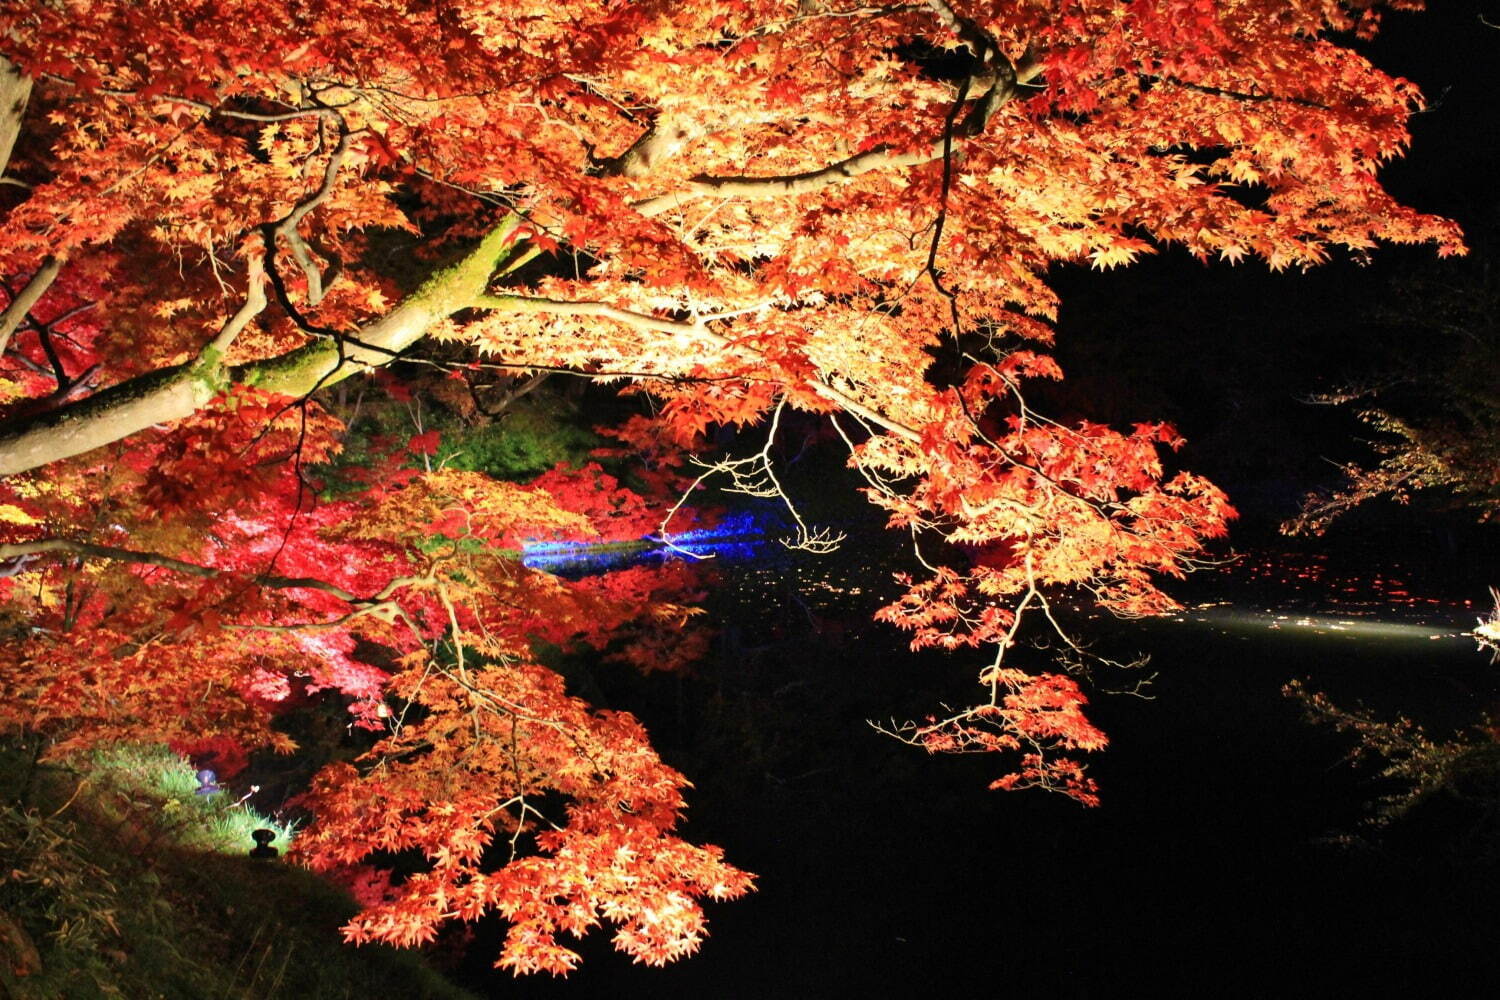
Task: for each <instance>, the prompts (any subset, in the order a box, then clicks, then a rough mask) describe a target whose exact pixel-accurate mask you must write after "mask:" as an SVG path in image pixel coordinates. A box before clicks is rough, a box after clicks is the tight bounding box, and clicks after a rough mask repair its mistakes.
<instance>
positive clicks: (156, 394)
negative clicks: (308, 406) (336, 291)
mask: <svg viewBox="0 0 1500 1000" xmlns="http://www.w3.org/2000/svg"><path fill="white" fill-rule="evenodd" d="M520 222H521V220H520V218H519V217H517V216H508V217H507V218H506V220H505V221H504V222H502V223H501V224H500V225H498V226H496V227H495V229H493V230H492V231H491V232H490V233H489V234H488V235H487V236H486V237H485V238H484V239H483V240H481V241H480V243H479V245H478V246H477V247H475V248H474V249H473V250H471V251H469V252H468V253H467V254H465V255H464V257H463V258H461V259H460V260H459V261H458V262H457V263H455V264H453V265H451V266H449V267H446V268H443V269H441V270H439V271H437V272H435V273H434V274H433V275H432V276H431V277H430V278H428V280H427V281H426V282H425V283H424V284H423V285H422V286H421V287H420V288H418V289H417V290H416V291H415V292H413V293H412V294H411V295H409V296H407V297H406V298H405V299H404V300H402V302H401V303H400V304H399V305H397V306H396V307H395V308H394V309H392V310H391V311H390V312H389V313H387V314H386V315H384V316H382V317H381V318H380V319H378V320H375V321H374V322H372V323H369V324H367V325H366V326H364V327H362V328H360V330H359V331H358V333H357V335H356V336H355V337H351V338H349V339H348V340H347V341H345V342H344V343H343V344H342V346H341V345H340V344H336V343H335V342H334V341H332V340H316V341H313V342H312V343H310V344H307V345H305V346H303V347H300V348H297V349H296V350H293V351H289V352H288V353H286V354H283V355H280V356H278V357H274V358H268V359H266V360H263V361H256V362H252V363H250V364H246V365H239V366H237V367H234V368H232V369H229V368H226V367H225V366H224V364H223V361H222V347H223V346H227V345H228V343H229V341H231V340H232V339H233V336H234V334H235V333H237V332H238V331H239V330H240V329H243V327H244V326H245V325H246V324H248V323H249V322H250V320H251V319H253V318H254V316H255V315H256V314H258V313H259V312H260V310H261V309H263V308H264V307H265V297H264V291H263V288H262V286H261V284H260V283H259V282H252V289H251V292H250V294H249V295H247V297H246V301H245V304H244V305H243V306H242V307H241V308H240V311H239V312H238V313H236V314H235V316H234V317H232V318H231V319H230V320H229V321H228V322H227V323H226V324H225V326H224V328H223V329H222V330H221V331H220V333H219V335H218V336H217V337H215V339H214V341H213V343H212V344H210V345H209V349H207V350H205V351H204V352H203V354H202V355H201V356H200V357H199V358H198V360H197V361H195V362H192V363H190V364H184V365H176V366H173V367H171V368H163V369H160V370H158V371H155V372H152V373H150V374H149V375H144V376H141V377H140V378H136V379H131V380H130V381H128V382H122V383H120V384H118V385H115V386H111V387H110V388H108V389H105V390H103V391H101V392H97V393H95V394H94V395H92V396H89V397H88V398H87V399H83V400H80V401H79V402H77V403H74V404H71V405H69V406H64V407H60V408H58V409H56V410H52V411H49V412H46V413H42V414H38V415H36V416H33V417H31V418H28V419H26V420H24V421H21V422H19V423H18V424H16V425H13V426H11V427H8V428H4V429H0V476H8V475H13V474H15V473H18V472H25V471H27V470H29V469H34V468H37V467H38V466H41V465H46V464H47V463H48V462H55V461H58V460H59V459H63V458H70V457H72V456H74V455H80V454H82V453H84V452H86V451H91V450H92V449H94V448H98V447H101V446H103V445H106V444H110V443H112V442H114V441H118V440H120V439H121V438H124V437H127V436H129V435H131V434H135V433H137V432H139V431H142V430H145V429H146V428H147V427H151V426H153V425H155V424H162V423H169V422H171V421H174V420H181V419H183V418H185V417H189V416H191V415H192V414H193V413H195V412H196V411H198V410H199V409H201V408H202V407H203V406H205V405H206V404H207V403H208V402H209V401H210V400H211V399H213V398H214V397H215V396H216V395H218V394H219V393H220V392H222V391H223V388H224V386H225V385H227V384H229V383H244V384H249V385H254V386H258V387H260V388H263V389H266V390H269V391H271V392H279V393H282V394H284V395H288V396H303V395H306V394H307V393H309V392H312V391H313V390H314V389H316V388H320V387H323V386H328V385H332V384H334V383H335V382H338V381H340V380H342V379H345V378H347V377H349V376H350V375H353V374H355V373H356V372H361V371H365V370H367V369H369V368H374V367H379V366H380V365H384V364H386V363H388V362H389V361H390V360H391V359H392V358H393V357H395V356H396V355H397V354H399V353H400V352H401V351H402V350H404V349H406V348H407V347H409V346H411V345H412V344H413V343H415V342H416V341H417V340H418V339H419V338H420V337H422V335H423V334H425V333H426V332H427V330H428V329H429V328H430V327H431V326H432V325H433V324H434V323H436V322H437V321H438V320H440V319H443V318H446V317H447V316H450V315H452V314H453V313H455V312H457V311H458V310H459V309H463V308H466V307H468V306H470V305H472V304H473V302H474V300H475V299H477V298H478V297H479V296H481V295H482V294H483V292H484V287H485V285H486V284H487V283H488V282H489V280H490V275H491V274H492V273H493V271H494V269H495V265H496V262H497V261H499V260H500V259H501V258H503V257H504V256H505V255H506V254H507V253H509V252H510V247H509V246H508V244H509V243H510V240H511V236H512V235H513V234H514V232H515V230H516V227H517V226H519V225H520Z"/></svg>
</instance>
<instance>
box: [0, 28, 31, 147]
mask: <svg viewBox="0 0 1500 1000" xmlns="http://www.w3.org/2000/svg"><path fill="white" fill-rule="evenodd" d="M30 98H31V77H29V76H26V75H24V74H23V73H22V72H21V67H19V66H17V65H16V64H15V63H13V62H11V61H10V60H9V59H7V58H5V57H4V56H0V174H3V173H5V168H6V167H7V166H9V165H10V154H11V151H12V150H13V149H15V148H16V140H17V139H18V138H20V135H21V119H22V118H23V117H24V116H25V114H26V102H27V101H28V100H30Z"/></svg>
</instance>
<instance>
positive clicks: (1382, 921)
mask: <svg viewBox="0 0 1500 1000" xmlns="http://www.w3.org/2000/svg"><path fill="white" fill-rule="evenodd" d="M762 541H764V540H763V539H762ZM753 543H755V540H753V539H751V540H745V541H744V544H745V545H746V546H748V547H746V548H744V549H742V550H738V551H734V552H731V553H730V554H729V556H728V557H726V558H724V559H722V560H721V561H720V562H719V564H718V565H717V567H716V570H717V572H718V574H719V575H720V582H719V585H718V586H717V587H716V588H715V589H714V590H713V592H712V596H711V597H710V599H709V604H710V610H711V612H712V613H713V614H714V616H715V619H716V622H717V624H718V626H719V628H720V634H719V637H718V639H717V646H716V654H715V657H714V658H713V661H712V662H710V663H709V664H706V665H705V667H704V669H703V670H702V672H701V673H700V674H699V675H698V676H696V677H694V678H689V679H680V680H673V679H670V678H667V679H663V678H654V679H648V680H647V681H641V680H640V679H638V678H629V677H623V676H619V677H617V676H601V678H600V683H601V685H602V687H603V688H604V690H605V692H606V694H607V695H608V696H609V697H610V698H611V700H612V702H618V703H619V704H621V705H625V704H628V705H629V707H631V708H632V710H635V711H637V713H638V714H639V715H640V716H641V717H642V718H643V720H644V721H645V722H646V723H647V726H648V728H649V729H650V730H651V732H652V734H653V737H654V738H655V741H656V743H657V745H658V747H659V748H660V749H661V751H662V752H663V755H664V756H665V757H666V758H667V759H668V760H669V761H670V762H671V763H673V764H674V766H677V767H678V768H680V769H681V770H683V771H684V772H685V773H686V774H687V775H688V776H689V777H690V778H691V779H692V780H693V781H694V783H695V785H696V788H695V789H694V791H693V792H692V794H691V795H690V806H689V814H690V821H689V824H688V826H687V834H688V836H690V837H691V838H694V839H697V840H702V841H708V842H712V843H716V844H719V845H721V846H723V847H724V848H725V849H726V852H727V854H728V857H729V858H730V859H731V860H733V861H735V862H736V863H738V864H740V865H742V866H743V867H746V868H748V869H750V870H752V871H754V872H756V873H758V875H759V890H758V891H757V892H756V893H754V894H753V895H752V896H750V897H748V898H747V899H744V900H740V901H738V902H734V903H727V904H715V905H713V906H712V907H711V910H710V916H711V934H712V936H711V937H710V938H709V939H708V940H707V941H706V943H705V945H704V947H703V949H702V951H701V952H700V953H699V954H698V955H697V956H695V957H693V958H691V959H689V960H687V961H685V962H682V963H679V964H677V965H675V966H672V967H669V968H666V969H647V968H644V967H640V966H633V965H632V964H631V963H630V962H629V961H628V960H627V959H626V958H624V957H623V956H620V955H617V954H615V953H613V952H612V951H611V949H610V946H609V943H608V939H607V935H601V934H596V935H595V936H594V937H593V938H592V939H590V940H589V941H588V942H586V943H585V944H584V945H583V946H582V951H583V952H584V955H585V960H584V964H583V967H582V968H581V969H579V970H578V971H577V972H575V973H574V974H573V975H572V976H570V977H569V978H568V979H567V980H566V981H562V980H558V981H547V980H536V979H528V980H522V981H519V982H516V981H513V980H511V979H510V977H508V976H503V975H498V974H494V975H487V974H485V973H484V972H483V971H482V965H483V964H485V963H487V962H488V961H490V960H492V959H493V955H494V951H493V949H492V948H491V947H490V946H489V945H488V943H486V942H484V940H483V939H484V937H485V936H486V935H487V934H491V933H492V932H497V930H498V929H497V928H493V927H491V928H484V927H481V928H480V929H479V941H477V942H476V947H475V949H474V951H473V956H472V958H473V961H474V963H475V964H474V965H473V966H472V967H471V968H470V969H469V970H468V971H469V973H470V976H471V982H472V983H473V984H474V986H475V988H477V989H479V990H481V991H482V992H484V993H486V994H487V995H491V996H496V997H501V996H524V997H551V996H569V997H594V996H597V997H605V996H608V997H636V996H640V997H822V996H844V995H849V994H851V993H857V994H862V995H870V996H902V995H907V994H911V995H924V996H925V995H935V994H937V993H938V992H940V991H953V992H959V991H962V992H963V993H966V994H969V995H974V996H983V997H990V996H1019V997H1032V996H1038V997H1040V996H1047V997H1112V996H1120V995H1122V994H1126V993H1136V992H1140V991H1142V990H1150V991H1152V992H1154V993H1158V994H1163V995H1193V996H1239V995H1266V996H1269V995H1278V996H1279V995H1289V996H1312V995H1332V996H1348V995H1351V994H1353V993H1355V992H1356V991H1358V992H1360V993H1362V994H1366V995H1376V996H1385V995H1396V994H1414V995H1419V996H1479V995H1493V994H1492V989H1493V984H1494V983H1495V982H1496V981H1497V980H1496V978H1495V977H1496V974H1497V973H1500V949H1497V948H1496V947H1495V941H1496V940H1497V937H1496V931H1497V930H1500V921H1497V918H1496V909H1497V907H1496V889H1497V881H1496V877H1495V875H1496V870H1495V868H1494V866H1492V865H1488V864H1486V863H1483V862H1481V861H1478V860H1476V858H1475V854H1476V851H1475V850H1474V848H1475V847H1476V844H1475V843H1474V842H1472V841H1471V840H1466V839H1465V838H1466V837H1470V836H1471V834H1472V833H1473V829H1472V828H1471V827H1470V826H1469V825H1468V821H1467V817H1465V818H1464V820H1463V821H1462V822H1456V823H1447V822H1446V818H1445V817H1444V816H1439V817H1438V818H1437V819H1436V820H1434V821H1432V822H1427V823H1424V824H1419V825H1418V827H1417V828H1416V832H1411V831H1407V832H1405V833H1404V834H1402V833H1398V834H1393V835H1392V836H1390V837H1388V838H1386V840H1384V841H1383V842H1382V843H1381V844H1380V845H1379V846H1377V847H1365V848H1358V847H1349V846H1342V845H1340V844H1338V843H1336V842H1334V841H1335V840H1336V838H1337V837H1338V836H1339V835H1340V834H1342V833H1349V832H1351V831H1356V832H1357V831H1358V830H1359V821H1360V818H1361V816H1362V815H1363V811H1364V804H1365V803H1366V802H1367V801H1368V800H1370V799H1371V798H1373V797H1374V796H1375V795H1377V794H1378V793H1379V792H1380V791H1381V786H1379V785H1377V784H1372V783H1370V781H1369V780H1368V779H1369V774H1368V771H1366V770H1361V769H1359V768H1357V767H1355V766H1354V765H1353V764H1351V763H1350V762H1349V760H1348V759H1347V758H1348V750H1349V748H1350V743H1349V741H1348V740H1347V739H1345V738H1343V737H1340V736H1338V735H1336V734H1334V733H1332V732H1330V731H1328V730H1325V729H1321V728H1317V727H1314V726H1310V725H1308V724H1306V723H1305V722H1304V721H1303V720H1302V718H1301V713H1300V708H1299V707H1298V705H1297V704H1296V703H1294V702H1293V701H1291V700H1290V699H1288V698H1286V697H1285V696H1284V695H1283V694H1282V693H1281V689H1282V687H1283V685H1284V684H1286V683H1287V682H1288V681H1290V680H1293V679H1299V678H1300V679H1305V681H1306V683H1307V684H1308V686H1309V687H1310V688H1313V689H1317V690H1326V691H1328V692H1329V693H1330V694H1331V695H1332V696H1333V697H1334V698H1335V700H1337V701H1339V702H1340V703H1342V704H1353V703H1355V702H1362V703H1366V704H1369V705H1371V706H1372V707H1374V708H1376V709H1378V710H1383V711H1388V712H1393V711H1396V710H1401V711H1404V712H1407V713H1409V714H1413V715H1415V716H1417V717H1418V718H1423V719H1426V720H1429V721H1431V722H1433V723H1434V724H1435V725H1439V726H1440V725H1441V724H1443V723H1453V724H1458V723H1463V722H1469V721H1473V720H1474V719H1475V718H1477V716H1478V715H1479V713H1480V712H1481V711H1482V710H1484V709H1493V708H1494V707H1495V705H1496V701H1497V694H1500V685H1497V683H1496V679H1497V670H1500V668H1496V667H1493V666H1492V665H1491V664H1490V663H1489V658H1488V656H1487V655H1484V654H1481V653H1478V652H1476V649H1475V646H1474V643H1473V641H1472V640H1471V639H1469V638H1467V637H1465V636H1464V635H1463V633H1464V632H1465V631H1466V630H1467V629H1469V628H1471V627H1472V626H1473V624H1474V619H1475V616H1476V615H1478V614H1480V613H1482V612H1485V611H1488V609H1489V607H1488V597H1487V595H1486V594H1485V593H1484V592H1483V590H1482V588H1478V592H1477V593H1476V592H1475V590H1476V587H1475V584H1474V579H1475V578H1477V577H1478V576H1479V575H1481V574H1482V572H1483V571H1484V569H1486V568H1487V566H1473V565H1470V566H1469V569H1468V570H1466V574H1467V575H1464V574H1459V573H1456V572H1449V573H1445V568H1446V569H1452V566H1451V565H1450V564H1449V563H1448V562H1445V560H1443V559H1437V560H1434V561H1431V564H1430V565H1428V566H1426V567H1425V568H1421V569H1416V570H1413V569H1411V568H1402V567H1400V566H1397V565H1396V564H1395V561H1394V559H1393V558H1392V556H1393V553H1391V552H1389V551H1387V552H1383V553H1381V554H1380V556H1381V560H1383V561H1371V554H1370V553H1368V552H1365V553H1353V554H1350V553H1346V554H1345V555H1344V556H1343V557H1339V556H1322V557H1319V556H1311V555H1295V554H1291V553H1287V552H1272V551H1266V552H1260V553H1255V554H1253V555H1252V556H1247V557H1244V558H1242V559H1241V560H1239V561H1238V562H1237V563H1236V564H1235V565H1234V566H1233V567H1232V568H1231V569H1229V570H1227V571H1224V572H1218V573H1212V574H1201V575H1199V576H1197V577H1195V578H1193V579H1192V580H1190V581H1189V582H1188V584H1186V585H1185V586H1183V587H1179V588H1177V589H1176V590H1175V591H1174V592H1175V593H1177V594H1178V595H1179V596H1181V597H1183V598H1184V600H1185V603H1186V604H1187V608H1186V610H1185V611H1184V612H1183V613H1181V614H1179V615H1176V616H1172V617H1170V618H1166V619H1157V620H1152V621H1148V622H1139V623H1120V622H1115V621H1113V620H1108V619H1089V618H1088V616H1087V615H1086V614H1084V613H1082V612H1079V613H1077V614H1076V616H1075V621H1074V624H1075V625H1076V627H1077V630H1078V632H1079V633H1080V634H1082V635H1086V636H1088V637H1089V638H1090V639H1091V640H1093V641H1096V642H1097V648H1098V650H1099V651H1100V652H1101V653H1105V654H1108V655H1111V656H1115V657H1116V658H1118V657H1120V656H1126V655H1129V654H1132V653H1135V652H1145V653H1149V654H1150V656H1151V662H1150V664H1149V666H1148V667H1146V668H1145V670H1146V671H1147V672H1151V673H1154V674H1155V675H1156V676H1155V680H1154V681H1153V683H1152V685H1151V686H1150V688H1149V694H1150V698H1149V700H1148V699H1142V698H1138V697H1125V696H1120V697H1108V696H1100V697H1097V698H1096V699H1095V704H1094V705H1093V706H1092V711H1093V714H1094V716H1095V718H1096V719H1097V721H1099V722H1100V723H1101V724H1102V725H1103V727H1104V728H1105V729H1106V730H1107V731H1108V732H1109V734H1110V736H1111V740H1112V745H1111V747H1110V748H1109V750H1108V751H1107V752H1105V753H1103V754H1101V755H1098V758H1097V760H1096V761H1095V763H1093V764H1092V765H1091V773H1093V774H1095V775H1096V776H1097V777H1098V779H1099V780H1100V782H1101V785H1102V789H1103V796H1104V802H1103V805H1102V806H1100V807H1099V808H1097V809H1083V808H1080V807H1078V806H1076V805H1075V804H1073V803H1071V802H1068V801H1065V800H1063V799H1061V798H1060V797H1058V796H1047V795H1044V794H1040V793H1025V794H1004V793H997V792H990V791H987V790H986V787H985V786H986V784H987V783H988V781H989V780H990V779H991V778H992V777H994V776H995V775H996V774H997V773H999V772H998V767H997V762H996V761H993V760H987V759H984V758H983V757H962V758H957V757H928V756H927V755H925V754H923V753H921V752H920V751H917V750H914V749H911V748H909V747H905V746H902V745H900V744H897V743H895V742H894V741H892V740H889V739H887V738H884V737H881V736H879V735H878V734H876V733H875V732H874V731H873V729H872V728H871V727H870V726H869V725H868V722H867V720H869V719H886V718H890V717H892V716H894V717H896V718H897V719H901V718H914V717H921V716H922V715H924V714H926V713H927V712H930V711H935V710H937V709H938V707H939V705H940V703H941V702H944V701H947V702H949V703H953V702H955V701H957V700H958V699H964V698H968V697H970V696H971V695H973V694H975V693H976V692H977V690H978V689H977V688H976V687H975V686H974V681H973V677H974V674H975V672H976V670H977V668H978V661H979V659H980V658H979V657H975V656H962V655H927V654H922V655H917V654H912V653H910V652H909V651H907V650H906V649H905V647H904V638H903V637H902V636H901V635H899V634H896V633H894V632H893V631H892V630H889V629H887V628H885V627H884V626H880V625H878V624H875V623H873V622H871V621H870V617H869V616H870V613H871V612H872V611H873V609H874V608H876V607H878V606H879V605H880V603H881V602H882V601H883V600H884V599H888V598H889V596H890V594H891V593H892V592H893V590H894V587H893V586H892V585H891V584H889V583H888V582H887V581H888V580H889V571H891V570H893V569H896V568H902V567H903V560H904V559H905V558H906V557H905V555H904V554H903V553H901V551H900V550H899V549H898V548H896V547H892V546H886V545H885V544H884V543H880V542H877V541H876V540H875V539H874V538H873V537H868V538H867V537H862V536H856V541H855V542H853V543H851V544H853V545H856V549H855V551H854V552H853V553H852V554H849V555H846V556H835V557H831V558H824V559H815V558H812V557H804V556H801V555H798V554H791V553H785V552H782V551H779V550H778V548H777V547H776V546H774V545H773V544H766V545H760V546H759V547H758V548H757V547H755V545H754V544H753ZM1470 555H1472V554H1470ZM854 556H857V557H858V558H857V560H856V559H855V558H853V557H854ZM1469 561H1470V562H1471V563H1472V562H1473V561H1474V560H1473V559H1470V560H1469ZM872 566H873V568H872ZM1466 602H1467V603H1466ZM1032 656H1033V659H1032V661H1030V662H1031V663H1032V665H1033V666H1034V667H1037V668H1045V666H1046V662H1047V661H1046V659H1045V656H1044V655H1043V654H1037V653H1033V654H1032ZM1104 680H1105V679H1104V678H1102V677H1101V685H1100V686H1103V687H1108V686H1110V685H1109V684H1108V683H1103V681H1104ZM1489 832H1490V833H1493V830H1491V831H1489ZM1491 846H1492V847H1493V846H1494V845H1493V844H1492V845H1491Z"/></svg>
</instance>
